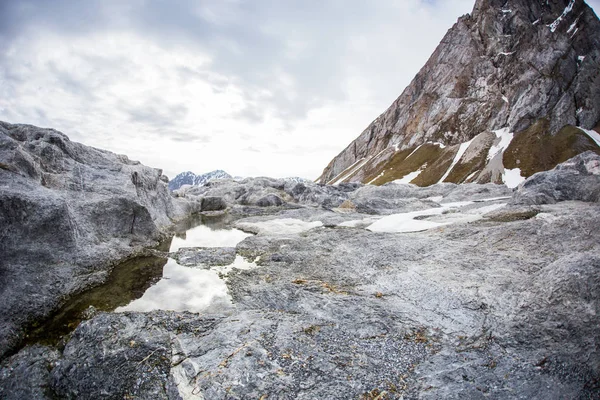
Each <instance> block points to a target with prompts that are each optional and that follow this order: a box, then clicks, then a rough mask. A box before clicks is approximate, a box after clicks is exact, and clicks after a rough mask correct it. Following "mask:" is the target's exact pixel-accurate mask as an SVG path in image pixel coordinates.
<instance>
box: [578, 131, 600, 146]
mask: <svg viewBox="0 0 600 400" xmlns="http://www.w3.org/2000/svg"><path fill="white" fill-rule="evenodd" d="M579 129H580V130H582V131H584V132H585V133H586V134H587V135H588V136H589V137H590V139H592V140H593V141H594V142H596V144H597V145H598V146H599V147H600V133H598V132H596V131H592V130H589V129H583V128H579Z"/></svg>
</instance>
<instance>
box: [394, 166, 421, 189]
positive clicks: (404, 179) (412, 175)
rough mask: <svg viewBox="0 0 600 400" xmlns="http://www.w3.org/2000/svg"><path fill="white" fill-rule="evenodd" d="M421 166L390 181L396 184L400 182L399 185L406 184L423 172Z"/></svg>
mask: <svg viewBox="0 0 600 400" xmlns="http://www.w3.org/2000/svg"><path fill="white" fill-rule="evenodd" d="M423 169H424V168H423V167H421V168H419V169H418V170H417V171H414V172H411V173H410V174H407V175H405V176H404V177H402V179H396V180H395V181H392V183H396V184H400V185H407V184H409V183H411V182H412V181H413V179H415V178H416V177H417V176H419V175H421V172H423Z"/></svg>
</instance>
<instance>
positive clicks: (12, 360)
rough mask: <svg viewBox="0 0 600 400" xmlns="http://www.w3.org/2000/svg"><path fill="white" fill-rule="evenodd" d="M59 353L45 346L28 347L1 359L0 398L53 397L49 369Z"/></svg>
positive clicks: (53, 365) (50, 369)
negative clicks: (2, 360)
mask: <svg viewBox="0 0 600 400" xmlns="http://www.w3.org/2000/svg"><path fill="white" fill-rule="evenodd" d="M60 356H61V355H60V352H58V351H57V350H55V349H51V348H49V347H45V346H38V345H36V346H32V347H28V348H26V349H24V350H22V351H21V352H19V353H18V354H15V355H13V356H12V357H9V358H7V359H6V360H4V362H2V364H1V368H2V370H1V371H2V372H1V373H0V398H3V399H48V400H50V399H54V398H55V397H54V396H53V395H52V391H51V390H50V387H51V386H52V377H51V372H50V371H52V368H54V367H55V365H56V362H57V360H58V359H59V358H60Z"/></svg>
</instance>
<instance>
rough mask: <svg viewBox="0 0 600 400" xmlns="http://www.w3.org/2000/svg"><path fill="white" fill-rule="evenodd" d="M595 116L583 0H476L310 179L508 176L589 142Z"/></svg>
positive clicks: (594, 78)
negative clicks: (379, 110)
mask: <svg viewBox="0 0 600 400" xmlns="http://www.w3.org/2000/svg"><path fill="white" fill-rule="evenodd" d="M599 122H600V21H598V18H597V16H596V15H595V14H594V12H593V10H592V9H591V8H590V7H588V6H587V5H586V4H585V2H584V1H583V0H553V1H546V0H543V1H542V0H534V1H525V0H509V1H507V0H477V2H476V4H475V7H474V9H473V12H472V13H471V14H470V15H465V16H463V17H461V18H459V20H458V22H457V23H456V24H455V25H454V26H453V27H452V28H451V29H450V30H449V31H448V33H447V34H446V36H445V37H444V38H443V39H442V41H441V43H440V45H439V46H438V48H437V49H436V50H435V52H434V53H433V55H432V56H431V57H430V59H429V60H428V61H427V63H426V64H425V66H424V67H423V68H422V69H421V71H420V72H419V73H418V74H417V75H416V77H415V78H414V79H413V81H412V82H411V83H410V85H409V86H408V87H407V88H406V89H405V90H404V92H403V93H402V95H401V96H400V97H399V98H398V99H397V100H396V101H395V102H394V103H393V104H392V105H391V106H390V107H389V108H388V109H387V110H386V111H385V112H384V113H383V114H381V115H380V116H379V117H378V118H377V119H376V120H375V121H373V122H372V123H371V125H369V126H368V127H367V129H365V130H364V131H363V133H362V134H361V135H360V136H359V137H358V138H357V139H356V140H354V141H353V142H352V143H351V144H350V145H349V146H348V147H347V148H346V149H344V150H343V151H342V152H341V153H340V154H339V155H338V156H336V157H335V158H334V159H333V160H332V161H331V162H330V163H329V165H328V166H327V167H326V168H325V170H324V171H323V174H322V175H321V177H319V179H318V181H319V182H321V183H329V184H334V183H339V182H364V183H373V184H383V183H386V182H390V181H393V180H397V179H402V181H403V182H406V183H408V182H411V183H415V184H418V185H421V186H426V185H430V184H434V183H437V182H455V183H462V182H479V183H483V182H496V183H502V182H507V184H509V185H512V186H514V185H515V184H516V183H518V182H520V181H521V180H522V179H523V178H522V177H527V176H530V175H532V174H533V173H535V172H539V171H542V170H547V169H550V168H553V167H554V166H555V165H556V164H558V163H560V162H563V161H565V160H567V159H569V158H570V157H572V156H574V155H576V154H579V153H581V152H583V151H586V150H592V151H595V152H598V153H600V147H599V146H600V143H597V142H596V141H595V140H594V139H593V137H594V136H595V135H597V134H596V131H593V129H596V130H598V129H599V128H600V127H598V124H599ZM576 127H581V128H584V129H586V130H588V133H586V132H585V131H584V130H580V129H577V128H576Z"/></svg>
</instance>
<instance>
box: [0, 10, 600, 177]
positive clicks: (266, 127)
mask: <svg viewBox="0 0 600 400" xmlns="http://www.w3.org/2000/svg"><path fill="white" fill-rule="evenodd" d="M473 4H474V0H376V1H369V0H195V1H192V0H179V1H169V0H129V1H122V0H29V1H27V0H0V120H5V121H8V122H13V123H28V124H33V125H38V126H42V127H50V128H55V129H58V130H60V131H62V132H63V133H65V134H67V135H68V136H69V137H70V138H71V140H75V141H79V142H82V143H84V144H87V145H91V146H95V147H100V148H104V149H108V150H111V151H114V152H117V153H122V154H127V155H128V156H129V157H130V158H132V159H136V160H140V161H142V162H143V163H144V164H147V165H150V166H153V167H158V168H163V170H164V171H165V173H166V174H167V175H168V176H169V177H173V176H174V175H175V174H177V173H179V172H181V171H186V170H191V171H194V172H196V173H203V172H207V171H210V170H214V169H224V170H226V171H227V172H229V173H230V174H233V175H241V176H258V175H263V176H274V177H284V176H302V177H306V178H311V179H314V178H316V177H317V176H319V175H320V173H321V171H322V170H323V168H324V167H325V166H326V164H327V163H328V162H329V161H330V160H331V158H333V157H334V156H335V155H337V154H338V153H339V152H340V151H341V150H342V149H343V148H344V147H345V146H346V145H348V144H349V143H350V141H352V140H353V139H354V138H356V137H357V136H358V135H359V134H360V133H361V131H362V130H363V129H364V128H366V126H367V125H368V124H369V123H370V122H371V121H372V120H373V119H375V118H376V117H377V116H378V115H379V114H380V113H381V112H383V111H384V110H385V109H386V108H387V107H388V106H389V105H390V104H391V103H392V101H393V100H394V99H396V97H398V96H399V95H400V93H401V92H402V90H403V89H404V88H405V87H406V85H407V84H408V83H409V82H410V81H411V79H412V78H413V77H414V75H415V74H416V73H417V72H418V70H419V69H420V67H421V66H422V65H423V64H424V63H425V61H426V60H427V58H428V57H429V55H430V54H431V53H432V52H433V50H434V49H435V47H436V46H437V44H438V43H439V41H440V39H441V38H442V37H443V35H444V33H445V32H446V31H447V30H448V29H449V28H450V27H451V26H452V24H453V23H454V22H455V21H456V19H457V18H458V17H459V16H460V15H463V14H466V13H468V12H470V11H471V9H472V7H473ZM588 4H590V5H592V6H594V8H595V9H596V10H598V9H600V0H595V1H588Z"/></svg>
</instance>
